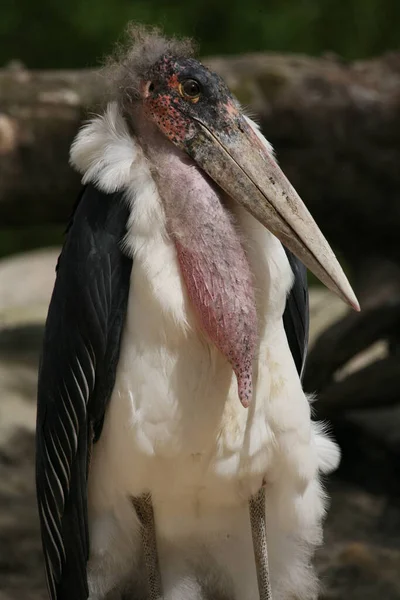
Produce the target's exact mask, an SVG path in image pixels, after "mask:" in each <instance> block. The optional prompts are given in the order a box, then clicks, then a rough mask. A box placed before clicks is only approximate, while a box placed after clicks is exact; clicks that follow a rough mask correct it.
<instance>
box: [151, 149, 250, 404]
mask: <svg viewBox="0 0 400 600" xmlns="http://www.w3.org/2000/svg"><path fill="white" fill-rule="evenodd" d="M146 153H147V155H148V158H149V159H150V162H151V164H152V165H153V169H152V172H153V177H154V179H155V182H156V184H157V186H158V189H159V194H160V197H161V198H162V201H163V205H164V210H165V215H166V222H167V229H168V233H169V235H170V236H171V238H172V239H173V240H174V243H175V247H176V251H177V257H178V261H179V266H180V270H181V274H182V277H183V279H184V282H185V286H186V289H187V293H188V296H189V298H190V300H191V303H192V305H193V307H194V309H195V312H196V313H197V316H198V319H199V322H200V325H201V327H202V329H203V330H204V331H205V332H206V333H207V335H208V337H209V338H210V339H211V341H212V342H213V343H214V344H215V345H216V346H217V347H218V348H219V350H220V351H221V352H222V353H223V354H224V355H225V356H226V358H227V359H228V361H229V362H230V363H231V364H232V367H233V369H234V371H235V373H236V376H237V379H238V389H239V396H240V399H241V401H242V402H243V404H244V405H248V403H249V401H250V399H251V391H252V390H251V387H252V361H253V357H254V353H255V346H256V341H257V315H256V304H255V297H254V285H253V277H252V273H251V270H250V267H249V263H248V260H247V257H246V254H245V251H244V249H243V245H242V243H241V240H240V232H239V231H238V227H237V224H236V223H235V221H234V217H233V214H232V213H231V211H230V210H229V208H228V205H229V202H230V199H229V198H226V197H225V195H224V193H223V192H222V191H221V190H219V189H218V188H216V186H215V185H214V183H213V182H212V181H211V180H210V179H209V178H208V176H207V175H206V174H205V173H204V172H203V171H201V170H200V169H198V167H197V166H196V165H195V163H193V162H192V161H191V160H190V159H189V157H187V155H186V154H184V153H182V152H180V151H179V150H178V149H176V148H175V147H173V146H172V145H171V144H169V143H167V144H163V143H161V144H159V145H157V147H155V146H151V147H148V148H147V150H146Z"/></svg>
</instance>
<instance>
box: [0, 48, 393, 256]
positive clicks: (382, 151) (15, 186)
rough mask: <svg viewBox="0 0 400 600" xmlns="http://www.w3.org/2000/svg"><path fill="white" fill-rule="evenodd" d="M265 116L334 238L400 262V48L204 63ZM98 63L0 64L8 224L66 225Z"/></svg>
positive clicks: (101, 90)
mask: <svg viewBox="0 0 400 600" xmlns="http://www.w3.org/2000/svg"><path fill="white" fill-rule="evenodd" d="M205 62H207V63H208V64H209V65H210V66H211V67H212V68H213V69H215V70H216V71H218V72H219V73H220V74H221V75H222V76H223V77H224V78H225V79H226V81H227V83H228V84H229V86H230V87H231V88H232V89H233V91H234V92H235V94H236V95H237V96H238V97H239V99H240V100H241V102H242V103H243V104H244V105H245V106H247V107H249V109H250V110H251V111H252V112H253V113H256V114H258V115H259V119H260V122H261V125H262V128H263V131H264V133H265V134H266V135H267V137H268V138H269V140H270V141H271V142H272V143H273V144H274V146H275V148H276V150H277V154H278V158H279V161H280V163H281V164H282V166H283V168H284V170H285V172H286V173H287V175H288V177H289V178H290V180H291V181H292V182H293V184H294V185H295V187H296V188H297V189H298V190H299V192H300V194H301V195H302V197H303V198H304V200H305V201H306V203H307V205H308V206H309V207H310V210H311V211H312V213H313V214H314V216H315V218H316V219H317V221H318V222H319V223H320V224H321V226H322V227H323V229H324V231H325V232H326V235H327V237H328V238H329V239H330V241H332V242H333V243H334V245H335V247H336V249H337V250H338V251H339V252H340V253H343V254H344V255H345V256H346V259H347V260H348V261H349V262H350V263H352V264H356V266H357V261H359V258H360V257H363V258H364V257H365V253H366V252H367V253H369V254H371V252H372V248H373V249H374V251H375V249H377V251H375V253H376V252H377V253H378V255H384V256H390V258H391V259H392V258H394V260H396V261H397V260H398V259H399V258H400V257H399V253H400V244H399V243H398V241H397V240H398V229H399V227H400V211H399V209H398V207H399V206H400V202H399V190H400V169H399V164H400V54H399V55H396V54H394V55H388V56H385V57H382V58H380V59H376V60H371V61H364V62H355V63H351V64H346V63H344V62H341V61H339V60H338V59H337V58H335V57H325V58H320V59H317V58H309V57H303V56H281V55H267V54H266V55H263V54H258V55H248V56H241V57H226V58H211V59H209V60H206V61H205ZM105 88H106V81H105V80H104V77H102V76H101V75H99V73H98V72H97V71H94V70H86V71H85V70H83V71H57V72H54V71H27V70H25V69H24V68H23V67H21V66H15V65H14V66H11V67H10V68H5V69H1V70H0V224H1V226H2V227H15V226H23V225H24V226H26V225H31V224H43V223H60V222H64V221H65V219H66V217H67V215H68V213H69V211H70V208H71V205H72V203H73V200H74V197H75V195H76V192H77V190H78V187H79V178H78V176H77V175H76V174H75V173H74V172H73V171H72V169H70V168H69V166H68V148H69V145H70V143H71V140H72V139H73V137H74V135H75V133H76V131H77V129H78V127H79V124H80V122H81V121H82V119H84V118H85V117H86V116H87V115H88V114H90V112H93V111H97V110H99V107H100V106H101V104H102V103H103V102H104V100H105Z"/></svg>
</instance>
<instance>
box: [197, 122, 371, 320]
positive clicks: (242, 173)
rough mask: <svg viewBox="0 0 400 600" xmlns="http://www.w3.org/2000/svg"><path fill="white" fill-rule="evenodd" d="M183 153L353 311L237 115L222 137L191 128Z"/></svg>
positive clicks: (286, 190) (275, 171)
mask: <svg viewBox="0 0 400 600" xmlns="http://www.w3.org/2000/svg"><path fill="white" fill-rule="evenodd" d="M196 125H197V127H196V129H197V134H196V135H195V136H194V137H193V138H192V139H191V140H190V141H189V143H187V146H186V151H187V152H188V153H189V154H190V155H191V156H192V158H193V159H194V160H195V161H196V162H197V164H198V165H199V166H200V167H201V168H202V169H204V171H206V173H208V175H209V176H210V177H211V178H212V179H213V180H214V181H215V182H216V183H217V184H218V185H219V186H220V187H221V188H222V189H223V190H224V191H225V192H226V193H227V194H229V196H230V197H231V198H233V199H234V200H235V201H236V202H238V203H240V204H242V205H243V206H244V207H245V208H246V209H247V210H248V211H249V212H250V213H251V214H252V215H253V216H254V217H255V218H256V219H257V220H258V221H260V223H262V224H263V225H264V227H266V228H267V229H268V230H269V231H271V233H273V234H274V235H275V236H276V237H277V238H278V239H279V240H280V241H281V242H282V244H284V246H286V247H287V248H288V249H289V250H290V251H291V252H293V254H295V255H296V256H297V257H298V258H299V259H300V260H301V261H302V262H303V263H304V264H305V265H306V266H307V267H308V268H309V269H310V271H312V272H313V273H314V274H315V275H316V276H317V277H318V278H319V279H320V280H321V281H322V282H323V283H324V284H325V285H326V286H327V287H328V288H329V289H330V290H332V291H333V292H335V293H336V294H338V295H339V296H340V297H341V298H342V299H343V300H344V301H345V302H347V303H348V304H349V305H350V306H351V307H352V308H354V309H355V310H357V311H358V310H360V307H359V304H358V300H357V298H356V296H355V294H354V292H353V290H352V288H351V286H350V284H349V282H348V280H347V277H346V275H345V274H344V272H343V270H342V268H341V266H340V264H339V262H338V261H337V259H336V257H335V255H334V253H333V251H332V249H331V247H330V246H329V244H328V242H327V241H326V239H325V237H324V236H323V234H322V233H321V231H320V229H319V227H318V225H317V224H316V222H315V221H314V219H313V218H312V216H311V214H310V213H309V211H308V209H307V208H306V206H305V205H304V203H303V202H302V200H301V198H300V197H299V195H298V194H297V192H296V190H295V189H294V188H293V186H292V185H291V184H290V182H289V181H288V179H287V178H286V177H285V175H284V174H283V172H282V171H281V169H280V168H279V166H278V164H277V163H276V161H275V159H274V157H273V156H272V154H271V153H270V152H268V148H267V146H266V145H265V144H263V142H262V141H261V139H260V138H259V137H258V135H257V134H256V132H255V130H254V129H253V128H252V127H251V126H250V125H249V123H248V122H247V121H246V120H245V118H244V117H243V116H242V115H239V116H235V118H234V119H232V125H231V124H230V126H229V128H228V129H227V131H222V132H221V131H214V130H212V129H211V128H209V127H207V126H206V125H204V124H203V123H202V122H200V121H197V122H196Z"/></svg>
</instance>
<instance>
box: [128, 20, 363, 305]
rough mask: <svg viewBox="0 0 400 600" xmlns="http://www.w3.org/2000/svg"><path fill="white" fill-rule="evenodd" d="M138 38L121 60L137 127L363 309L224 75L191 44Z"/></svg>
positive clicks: (153, 36) (143, 34) (142, 34)
mask: <svg viewBox="0 0 400 600" xmlns="http://www.w3.org/2000/svg"><path fill="white" fill-rule="evenodd" d="M134 35H135V37H136V44H134V45H133V46H132V49H131V50H130V53H128V55H125V57H124V60H123V61H120V62H119V63H118V67H119V77H120V80H119V83H118V87H119V89H120V97H121V99H122V104H123V106H124V110H125V113H127V114H128V115H131V116H132V115H136V117H135V118H136V126H137V127H138V128H139V122H141V123H143V122H144V121H146V122H147V125H148V124H151V125H154V126H155V127H156V128H157V129H158V130H159V131H161V132H162V134H163V135H164V136H165V138H166V139H168V140H169V141H170V142H171V143H172V144H174V145H175V146H177V147H178V148H180V149H181V150H183V151H184V152H186V153H187V154H188V155H189V156H190V157H191V158H192V159H193V160H194V162H195V163H196V164H197V165H198V166H199V167H200V168H201V169H203V171H205V172H206V173H207V174H208V175H209V176H210V177H211V178H212V179H213V180H214V182H215V183H216V184H217V185H218V186H219V187H220V188H222V190H224V192H226V193H227V194H228V195H229V196H230V197H231V198H232V199H233V200H234V201H236V202H238V203H240V204H241V205H243V206H244V207H245V208H246V209H247V210H248V211H249V212H250V213H251V214H252V215H253V216H254V217H255V218H256V219H257V220H258V221H260V222H261V223H262V224H263V225H264V226H265V227H266V228H267V229H268V230H270V231H271V232H272V233H273V234H274V235H275V236H276V237H277V238H278V239H280V241H281V242H282V243H283V244H284V245H285V246H286V247H287V248H289V249H290V250H291V251H292V252H293V253H294V254H295V255H296V256H297V257H298V258H300V260H302V261H303V262H304V264H305V265H306V266H307V267H308V268H309V269H310V270H311V271H312V272H313V273H314V274H315V275H316V276H317V277H318V278H319V279H320V280H321V281H322V282H323V283H325V285H327V287H329V288H330V289H331V290H333V291H334V292H336V293H337V294H339V295H340V296H341V297H342V298H343V299H344V300H345V301H346V302H347V303H348V304H350V305H351V306H352V307H353V308H355V309H356V310H358V309H359V307H358V302H357V299H356V297H355V295H354V292H353V291H352V289H351V287H350V284H349V283H348V281H347V278H346V276H345V275H344V273H343V271H342V269H341V267H340V265H339V263H338V261H337V260H336V258H335V256H334V254H333V252H332V250H331V248H330V246H329V244H328V242H327V241H326V240H325V238H324V236H323V235H322V233H321V231H320V230H319V228H318V226H317V225H316V223H315V221H314V220H313V218H312V217H311V215H310V213H309V212H308V210H307V208H306V207H305V205H304V203H303V202H302V200H301V199H300V197H299V195H298V194H297V192H296V191H295V189H294V188H293V187H292V185H291V184H290V182H289V181H288V180H287V178H286V177H285V175H284V174H283V172H282V171H281V169H280V168H279V166H278V164H277V162H276V160H275V158H274V156H273V154H272V152H271V149H270V147H269V145H268V144H267V143H266V141H265V139H262V137H261V136H260V135H258V132H257V131H256V130H255V128H254V127H253V126H252V125H251V124H250V123H249V121H248V120H247V119H246V117H245V115H244V114H243V111H242V109H241V107H240V105H239V103H238V101H237V100H236V99H235V98H234V96H233V95H232V94H231V92H230V90H229V88H228V87H227V85H226V84H225V83H224V81H223V80H222V79H221V77H219V76H218V75H217V74H215V73H213V72H211V71H210V70H209V69H208V68H206V67H205V66H204V65H202V64H201V63H200V62H199V61H198V60H196V59H195V58H193V57H192V48H191V46H190V44H189V43H187V42H179V41H178V42H177V41H175V40H165V39H164V38H162V36H160V35H159V34H158V33H157V32H156V33H154V32H153V33H152V34H150V35H148V33H147V32H146V30H141V29H139V30H136V31H135V33H134ZM121 65H122V67H121ZM121 73H122V75H121ZM135 118H134V119H133V121H135Z"/></svg>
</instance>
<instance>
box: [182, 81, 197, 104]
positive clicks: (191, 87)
mask: <svg viewBox="0 0 400 600" xmlns="http://www.w3.org/2000/svg"><path fill="white" fill-rule="evenodd" d="M180 92H181V95H182V96H183V97H184V98H188V99H189V100H192V101H193V100H198V99H199V97H200V92H201V90H200V84H199V83H198V82H197V81H196V80H195V79H186V80H185V81H183V82H182V83H181V85H180Z"/></svg>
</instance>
